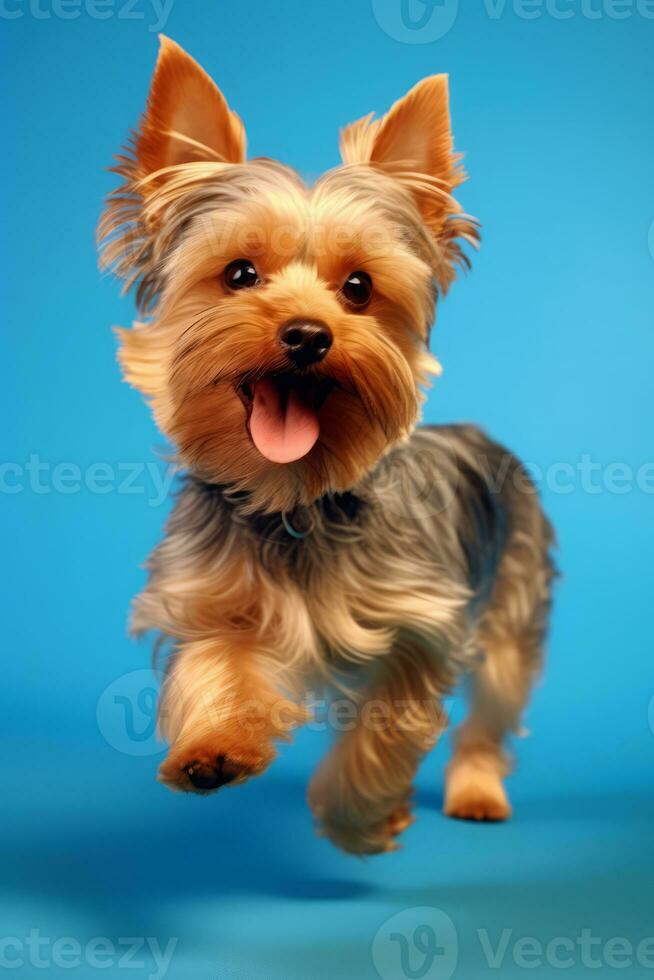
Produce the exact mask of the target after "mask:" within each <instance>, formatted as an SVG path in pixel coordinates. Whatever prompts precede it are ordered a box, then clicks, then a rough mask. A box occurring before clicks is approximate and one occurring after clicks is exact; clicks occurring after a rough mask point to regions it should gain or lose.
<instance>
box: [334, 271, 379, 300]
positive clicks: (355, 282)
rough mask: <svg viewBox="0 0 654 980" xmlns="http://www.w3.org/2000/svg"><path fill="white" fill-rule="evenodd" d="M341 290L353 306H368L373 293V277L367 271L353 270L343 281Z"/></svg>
mask: <svg viewBox="0 0 654 980" xmlns="http://www.w3.org/2000/svg"><path fill="white" fill-rule="evenodd" d="M341 292H342V293H343V296H344V297H345V299H346V300H347V301H348V303H350V305H351V306H357V307H359V308H361V307H363V306H367V305H368V303H369V302H370V297H371V295H372V279H371V278H370V276H369V275H368V273H367V272H361V271H358V272H352V273H351V274H350V275H349V276H348V277H347V279H346V280H345V282H344V283H343V286H342V289H341Z"/></svg>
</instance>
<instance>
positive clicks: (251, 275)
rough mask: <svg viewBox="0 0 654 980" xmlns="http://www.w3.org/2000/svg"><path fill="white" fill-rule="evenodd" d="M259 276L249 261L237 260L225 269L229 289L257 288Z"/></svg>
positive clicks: (226, 283)
mask: <svg viewBox="0 0 654 980" xmlns="http://www.w3.org/2000/svg"><path fill="white" fill-rule="evenodd" d="M259 281H260V280H259V274H258V273H257V270H256V269H255V267H254V266H253V265H252V263H251V262H250V260H249V259H236V261H235V262H230V263H229V265H228V266H227V268H226V269H225V285H226V286H227V288H228V289H247V288H248V287H249V286H256V285H257V283H258V282H259Z"/></svg>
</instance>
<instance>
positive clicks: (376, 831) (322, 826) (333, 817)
mask: <svg viewBox="0 0 654 980" xmlns="http://www.w3.org/2000/svg"><path fill="white" fill-rule="evenodd" d="M313 812H314V816H315V817H316V821H317V825H318V834H319V835H320V836H321V837H327V838H328V839H329V840H330V841H331V842H332V844H335V845H336V847H339V848H340V849H341V850H342V851H346V852H347V853H348V854H359V855H368V854H387V853H388V852H389V851H397V850H398V849H399V847H400V845H399V844H398V842H397V840H396V838H397V837H398V836H399V835H400V834H401V833H402V832H403V831H404V830H406V828H407V827H409V826H410V825H411V824H412V823H413V821H414V819H415V817H414V816H413V814H412V813H411V807H410V806H409V804H408V803H399V804H398V805H397V806H396V807H394V808H393V809H392V810H391V811H390V813H388V814H387V815H386V816H385V817H382V818H381V819H375V820H372V821H371V822H369V823H366V822H363V821H362V820H360V819H353V818H352V817H351V816H350V817H348V816H346V815H345V814H343V813H342V812H338V813H336V812H332V811H330V809H329V807H322V806H321V805H320V804H317V803H315V804H314V806H313Z"/></svg>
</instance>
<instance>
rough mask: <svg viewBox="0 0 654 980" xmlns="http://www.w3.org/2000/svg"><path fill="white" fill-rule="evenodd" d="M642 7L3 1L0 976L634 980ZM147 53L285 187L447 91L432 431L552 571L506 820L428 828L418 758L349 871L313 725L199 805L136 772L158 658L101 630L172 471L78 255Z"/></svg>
mask: <svg viewBox="0 0 654 980" xmlns="http://www.w3.org/2000/svg"><path fill="white" fill-rule="evenodd" d="M653 16H654V8H652V4H651V3H649V4H648V3H647V2H646V0H638V2H636V0H633V2H631V0H620V2H615V0H583V2H582V0H543V2H542V3H541V2H540V0H529V2H522V0H485V2H481V0H480V2H476V3H472V2H467V0H466V3H465V6H464V4H463V3H460V4H459V6H458V9H457V4H456V0H441V2H440V3H436V4H434V3H433V2H430V3H428V4H423V3H422V2H421V0H374V2H370V0H330V2H313V3H308V2H306V0H269V2H264V0H251V2H249V3H247V4H245V3H236V2H231V3H228V2H226V0H211V2H209V0H205V2H199V0H172V5H171V6H170V7H169V8H167V7H166V6H165V5H164V6H161V5H160V4H157V3H155V2H154V0H130V2H129V3H128V2H127V0H95V2H93V0H38V2H37V0H24V2H23V0H2V3H1V4H0V46H1V54H2V58H1V62H0V72H1V77H2V83H3V84H2V91H3V94H4V96H5V99H4V100H3V101H5V112H4V115H3V129H4V135H5V138H4V139H3V153H2V154H1V156H0V167H1V168H2V186H3V188H4V195H3V197H4V203H3V211H4V222H3V224H4V227H5V241H4V261H3V268H4V275H3V276H2V289H3V309H4V317H3V319H4V323H5V327H4V337H5V355H4V358H3V362H2V369H1V370H2V384H1V385H0V400H1V401H2V404H3V415H2V417H3V419H4V422H3V425H2V433H3V441H2V467H1V469H0V485H1V495H0V496H1V505H2V533H3V550H4V555H5V560H4V562H3V563H2V576H3V586H2V597H3V604H4V608H5V613H4V624H3V625H4V656H3V676H2V685H1V691H0V699H1V702H2V703H1V705H0V719H1V724H2V728H3V739H2V743H3V744H2V752H3V763H2V789H3V805H2V820H3V823H4V832H3V834H2V842H1V846H2V850H3V852H4V853H3V855H2V861H1V868H2V872H1V880H2V896H1V907H0V912H1V915H0V965H1V966H2V967H7V968H11V967H16V968H17V969H15V970H14V973H15V975H20V976H26V977H31V976H41V975H42V971H43V967H44V965H45V966H47V967H49V968H50V969H51V970H52V971H53V973H54V974H55V975H58V974H59V973H61V975H62V976H65V975H68V974H69V973H70V974H71V975H75V976H82V977H87V976H88V977H93V976H95V975H104V976H106V977H108V976H114V975H116V976H118V975H120V976H122V975H123V974H124V971H125V970H127V969H129V968H130V966H131V967H135V965H136V969H133V970H132V973H135V974H136V975H139V976H157V977H159V976H163V975H166V976H168V977H170V978H174V980H177V978H180V980H193V978H196V977H197V978H202V980H208V978H218V980H244V978H247V980H259V978H262V980H263V978H273V980H282V978H283V980H319V978H325V980H333V978H336V977H343V978H346V980H353V978H356V980H359V978H362V980H363V978H365V980H368V978H374V977H378V976H381V977H382V978H383V980H404V978H406V977H409V976H415V977H428V978H437V980H448V978H449V977H450V976H452V975H453V976H454V977H455V978H462V980H474V978H477V977H485V976H489V975H501V976H502V977H503V978H513V977H521V976H523V974H524V973H525V971H526V970H530V973H531V975H532V976H534V977H540V976H551V975H558V972H557V971H558V970H559V969H560V968H563V964H565V963H567V976H569V977H582V976H586V975H587V974H588V973H589V972H592V969H593V963H595V965H596V966H597V965H598V964H599V965H600V966H602V967H603V968H604V969H605V971H606V970H608V971H609V972H610V970H611V968H617V966H618V965H621V966H622V968H623V972H624V973H625V974H626V975H628V976H637V977H642V976H647V975H650V973H649V970H650V968H651V967H652V966H654V944H652V943H650V944H648V943H647V942H644V940H646V939H647V938H648V937H650V936H652V935H654V921H653V919H652V914H651V913H652V885H653V883H654V851H653V848H652V822H651V821H652V798H653V794H654V791H653V788H652V782H653V780H652V770H653V763H654V734H653V729H654V703H653V702H652V701H651V698H652V695H653V693H654V691H653V677H654V670H653V664H654V657H653V650H652V628H651V619H650V609H651V604H652V575H651V562H652V550H653V547H654V528H653V524H654V521H653V508H654V463H653V460H654V454H653V449H652V382H651V372H652V357H653V355H654V340H653V332H652V298H653V297H652V274H653V272H654V225H653V224H652V222H653V221H654V194H653V191H654V165H653V151H654V137H653V133H652V124H651V122H652V114H651V97H652V90H653V88H654V59H653V58H652V44H653V42H654V20H652V17H653ZM159 29H162V30H165V32H166V33H167V34H169V35H170V36H171V37H173V38H174V39H176V40H177V41H179V42H180V43H181V44H182V45H183V46H184V47H186V48H187V50H189V51H190V52H191V53H192V54H193V55H194V56H195V57H196V58H197V59H198V60H199V61H200V62H201V63H202V64H203V65H204V66H205V67H206V68H207V69H208V70H209V71H210V72H211V73H212V74H213V75H214V77H215V78H216V79H217V81H218V82H219V84H220V85H221V86H222V87H223V89H224V91H225V93H226V94H227V96H228V98H229V99H230V101H231V103H232V104H233V106H234V107H235V108H236V109H237V111H238V112H239V113H240V114H241V116H242V117H243V119H244V120H245V123H246V126H247V129H248V134H249V140H250V152H251V154H252V155H267V156H274V157H279V158H281V159H282V160H284V161H287V162H289V163H291V164H293V165H295V166H296V167H297V168H298V169H299V170H300V171H301V172H302V173H303V174H304V175H305V176H307V177H308V178H312V177H314V176H315V175H317V174H318V173H319V172H321V171H322V170H324V169H325V168H328V167H331V166H333V165H335V164H336V163H337V161H338V156H337V132H338V128H339V127H340V126H342V125H343V124H345V123H347V122H348V121H351V120H352V119H355V118H357V117H359V116H361V115H363V114H364V113H367V112H369V111H371V110H376V111H378V112H379V111H383V110H384V109H385V108H387V107H388V106H389V105H390V103H391V102H392V101H393V100H395V99H396V98H397V97H399V96H400V95H402V94H403V93H404V92H405V91H406V90H407V89H408V88H409V87H410V86H411V85H413V84H414V82H416V81H417V80H418V79H419V78H421V77H422V76H424V75H427V74H429V73H433V72H435V71H447V72H449V73H450V78H451V88H452V112H453V119H454V131H455V136H456V142H457V145H458V147H459V148H460V149H461V150H464V151H465V153H466V165H467V168H468V170H469V173H470V175H471V180H470V182H469V183H468V184H466V185H465V186H464V188H462V192H461V199H462V202H463V204H464V207H465V208H466V210H468V211H469V212H470V213H472V214H474V215H476V216H478V217H479V218H480V219H481V221H482V223H483V245H482V249H481V252H480V254H479V256H478V257H476V258H475V261H474V268H473V271H472V274H471V275H470V276H469V277H467V279H465V280H461V281H459V282H458V283H457V284H456V285H455V287H454V288H453V290H452V293H451V295H450V296H449V297H448V298H447V300H446V302H445V303H444V304H443V306H442V309H441V311H440V316H439V322H438V324H437V328H436V330H435V331H434V339H433V345H434V349H435V351H436V352H437V354H438V355H439V357H440V358H441V360H442V361H443V363H444V366H445V374H444V376H443V378H442V380H441V381H439V382H438V384H437V386H436V388H435V389H434V390H433V392H432V393H431V395H430V399H429V403H428V406H427V409H426V417H427V419H428V420H429V421H446V420H447V421H449V420H453V419H457V420H460V419H465V420H472V421H477V422H480V423H482V424H483V425H484V426H485V427H486V428H487V429H488V430H489V431H490V432H491V433H492V434H493V435H495V436H496V437H498V438H500V439H501V440H502V441H504V442H506V443H508V444H509V445H510V446H511V447H512V448H513V449H515V450H516V451H517V452H518V453H520V454H521V455H522V456H523V458H525V459H526V460H527V461H529V463H530V464H531V465H532V467H533V469H534V472H535V474H536V477H537V480H538V482H539V484H540V485H541V488H542V492H543V497H544V500H545V504H546V507H547V509H548V511H549V513H550V515H551V517H552V518H553V520H554V523H555V524H556V527H557V529H558V534H559V539H560V554H559V563H560V566H561V568H562V571H563V573H564V577H563V579H562V581H561V582H560V584H559V587H558V592H557V602H556V608H555V615H554V623H553V630H552V635H551V642H550V651H549V662H548V668H547V672H546V676H545V678H544V683H543V684H542V685H541V687H540V688H539V689H538V691H537V692H536V694H535V696H534V699H533V703H532V706H531V709H530V711H529V716H528V719H527V724H528V726H529V728H530V730H531V731H532V737H531V738H529V739H527V740H525V741H521V742H520V743H519V744H518V745H517V746H516V750H517V754H518V759H519V767H518V771H517V773H516V775H515V776H514V777H513V778H512V779H511V782H510V789H511V792H512V797H513V802H514V804H515V811H516V812H515V818H514V820H513V821H512V822H510V823H508V824H506V825H503V826H495V827H494V826H476V825H468V824H463V823H454V822H449V821H447V820H446V819H445V818H444V817H442V816H441V815H440V813H439V806H440V800H441V786H442V765H443V762H444V759H445V758H446V746H445V745H444V744H442V745H441V746H439V748H438V750H437V752H436V753H435V754H433V755H432V756H430V758H429V759H428V760H427V761H426V763H425V764H424V766H423V768H422V770H421V774H420V781H419V795H418V802H419V806H418V817H419V819H418V822H417V823H416V824H415V826H414V827H413V828H411V830H410V831H409V832H408V833H407V834H406V835H405V837H404V845H405V847H404V849H403V850H402V851H401V852H399V853H397V854H393V855H390V856H385V857H380V858H376V859H371V860H369V861H366V862H361V861H359V860H357V859H354V858H351V857H346V856H344V855H342V854H340V853H338V852H337V851H335V850H334V849H332V848H331V847H330V845H328V844H327V843H325V842H323V841H320V840H318V839H316V838H314V836H313V831H312V827H311V820H310V815H309V812H308V810H307V809H306V808H305V807H304V805H303V794H304V788H305V784H306V781H307V778H308V774H309V771H310V769H311V767H312V765H313V764H314V762H315V760H316V759H317V758H318V756H319V755H320V753H321V751H322V750H323V749H324V744H325V740H326V736H325V734H324V733H320V732H304V733H302V734H301V735H300V736H299V737H298V739H297V740H296V742H295V744H294V745H293V746H291V747H290V748H288V749H285V750H284V751H283V753H282V757H281V759H280V760H279V762H278V764H277V765H276V766H275V767H274V768H273V769H272V770H271V771H270V772H269V773H268V774H267V775H266V776H264V777H263V778H262V779H260V780H258V781H255V782H254V783H252V784H251V785H248V786H245V787H243V788H239V789H238V790H237V791H233V792H232V791H226V792H224V793H223V794H220V795H219V796H217V797H214V798H211V799H209V800H206V799H198V798H193V797H185V796H180V795H173V794H171V793H169V792H168V791H167V790H165V789H163V788H162V787H161V786H159V785H158V784H157V783H156V782H155V781H154V774H155V771H156V766H157V763H158V761H159V759H160V749H159V747H158V746H157V745H156V744H155V742H154V737H153V735H152V728H151V720H152V684H151V681H150V678H149V675H148V674H147V673H143V671H146V670H147V667H148V664H149V656H150V651H149V648H148V647H147V646H146V645H142V646H138V645H135V644H133V643H132V642H131V641H129V640H128V639H127V636H126V629H125V623H126V612H127V607H128V603H129V600H130V598H131V596H132V595H133V594H134V593H136V592H137V591H138V589H139V587H140V586H141V584H142V581H143V574H144V573H143V572H142V571H141V570H140V569H139V566H140V563H141V562H142V561H143V560H144V558H145V556H146V555H147V553H148V551H149V549H150V548H151V547H152V546H153V545H154V544H155V542H156V541H157V540H158V539H159V537H160V534H161V527H162V524H163V522H164V519H165V516H166V513H167V509H168V504H167V503H165V502H163V499H162V498H163V496H164V494H163V493H162V487H161V479H162V477H165V476H166V468H165V464H164V463H163V462H161V461H159V462H157V460H158V457H157V456H156V455H155V453H154V452H153V449H154V448H156V447H157V446H160V445H161V438H160V437H159V436H158V435H157V433H156V431H155V429H154V427H153V425H152V423H151V422H150V420H149V418H148V415H147V412H146V410H145V408H144V407H143V405H142V403H141V401H140V398H139V397H138V396H137V395H136V394H135V393H134V392H132V391H131V390H130V389H128V388H127V387H126V386H125V385H124V384H122V383H121V382H120V378H119V372H118V369H117V366H116V363H115V343H114V338H113V336H112V333H111V330H110V327H111V325H112V324H126V323H129V322H130V321H131V318H132V304H131V300H124V299H122V300H121V299H120V297H119V291H118V287H117V284H116V283H115V282H113V281H111V280H109V279H102V278H101V277H100V276H99V275H98V273H97V270H96V259H95V254H94V241H93V239H94V225H95V222H96V218H97V215H98V213H99V209H100V202H101V199H102V197H103V195H104V194H105V193H106V192H107V191H108V190H109V189H110V188H111V187H112V186H114V181H113V179H112V178H111V176H110V175H108V174H107V173H106V172H104V171H103V168H104V167H106V166H107V165H108V164H109V163H110V161H111V156H112V154H113V153H114V152H115V151H116V150H117V149H118V147H119V146H120V145H121V143H122V142H123V141H124V139H125V136H126V133H127V130H128V128H129V127H130V126H131V125H134V124H135V122H136V120H137V118H138V115H139V112H140V111H141V108H142V106H143V104H144V99H145V95H146V91H147V85H148V81H149V77H150V74H151V71H152V68H153V65H154V61H155V57H156V50H157V38H156V32H157V30H159ZM453 714H454V716H455V717H456V716H457V715H458V714H460V707H459V706H458V705H457V704H456V703H455V704H454V706H453ZM397 915H399V918H398V919H392V917H394V916H397ZM388 920H391V921H390V923H389V921H388ZM432 926H433V928H434V929H435V935H436V937H437V939H438V944H437V945H438V950H437V951H436V953H435V955H431V954H430V953H429V944H428V943H427V944H426V945H425V942H422V940H424V938H425V936H429V935H431V933H429V928H430V927H432ZM420 927H424V928H422V931H421V929H420ZM584 929H586V930H590V938H589V936H588V933H584V932H583V930H584ZM416 930H418V931H416ZM425 930H427V931H425ZM398 936H399V937H400V938H398ZM128 937H140V939H139V940H138V943H137V942H136V940H135V941H134V942H133V943H132V947H133V948H132V950H131V952H130V951H129V949H128V946H129V943H128V942H127V939H128ZM401 937H404V942H403V941H402V938H401ZM529 937H532V940H534V941H535V944H534V942H532V943H531V945H530V941H529ZM421 943H422V945H421ZM538 944H540V946H539V945H538ZM422 947H424V948H425V949H426V950H427V952H421V948H422ZM539 950H540V952H539ZM403 953H404V954H406V955H405V956H404V959H403V958H402V954H403ZM407 957H408V958H407ZM648 957H649V959H648ZM139 964H140V965H139ZM526 964H527V965H526ZM498 965H499V974H498ZM123 967H124V970H123Z"/></svg>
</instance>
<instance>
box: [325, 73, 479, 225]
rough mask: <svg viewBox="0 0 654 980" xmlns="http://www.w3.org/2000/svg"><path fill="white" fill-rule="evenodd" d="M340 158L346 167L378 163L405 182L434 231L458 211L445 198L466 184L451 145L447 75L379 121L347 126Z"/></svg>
mask: <svg viewBox="0 0 654 980" xmlns="http://www.w3.org/2000/svg"><path fill="white" fill-rule="evenodd" d="M341 155H342V158H343V162H344V163H370V164H376V165H378V166H379V167H381V168H383V169H384V170H387V171H388V172H390V173H394V174H395V175H396V176H398V177H399V178H401V179H403V180H405V181H406V183H407V185H408V186H410V187H411V189H412V191H413V193H414V195H415V197H416V199H417V202H418V205H419V207H420V209H421V211H422V212H423V217H424V218H425V220H426V221H427V222H428V223H429V224H430V225H431V226H432V230H434V231H435V232H437V231H438V230H439V228H440V227H441V226H442V224H443V222H444V220H445V218H446V217H447V215H448V214H449V213H452V212H453V211H455V210H457V208H456V205H454V202H453V201H452V199H451V198H450V197H449V195H450V194H451V192H452V190H453V188H454V187H456V186H457V185H458V184H460V183H461V182H462V181H463V180H465V173H464V171H463V169H462V168H461V167H460V165H459V159H460V157H459V156H458V155H457V154H455V153H454V148H453V144H452V132H451V129H450V111H449V92H448V80H447V75H432V76H430V77H429V78H425V79H423V81H421V82H418V84H417V85H415V86H414V87H413V88H412V89H411V91H410V92H408V93H407V95H405V96H404V98H403V99H400V100H399V101H398V102H396V103H395V104H394V105H393V106H392V107H391V109H390V111H389V112H388V113H387V114H386V115H385V116H384V117H383V118H382V119H379V120H373V118H372V116H366V117H364V118H363V119H360V120H359V121H358V122H355V123H352V124H351V125H350V126H348V127H347V128H346V129H345V130H344V131H343V132H342V134H341Z"/></svg>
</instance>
